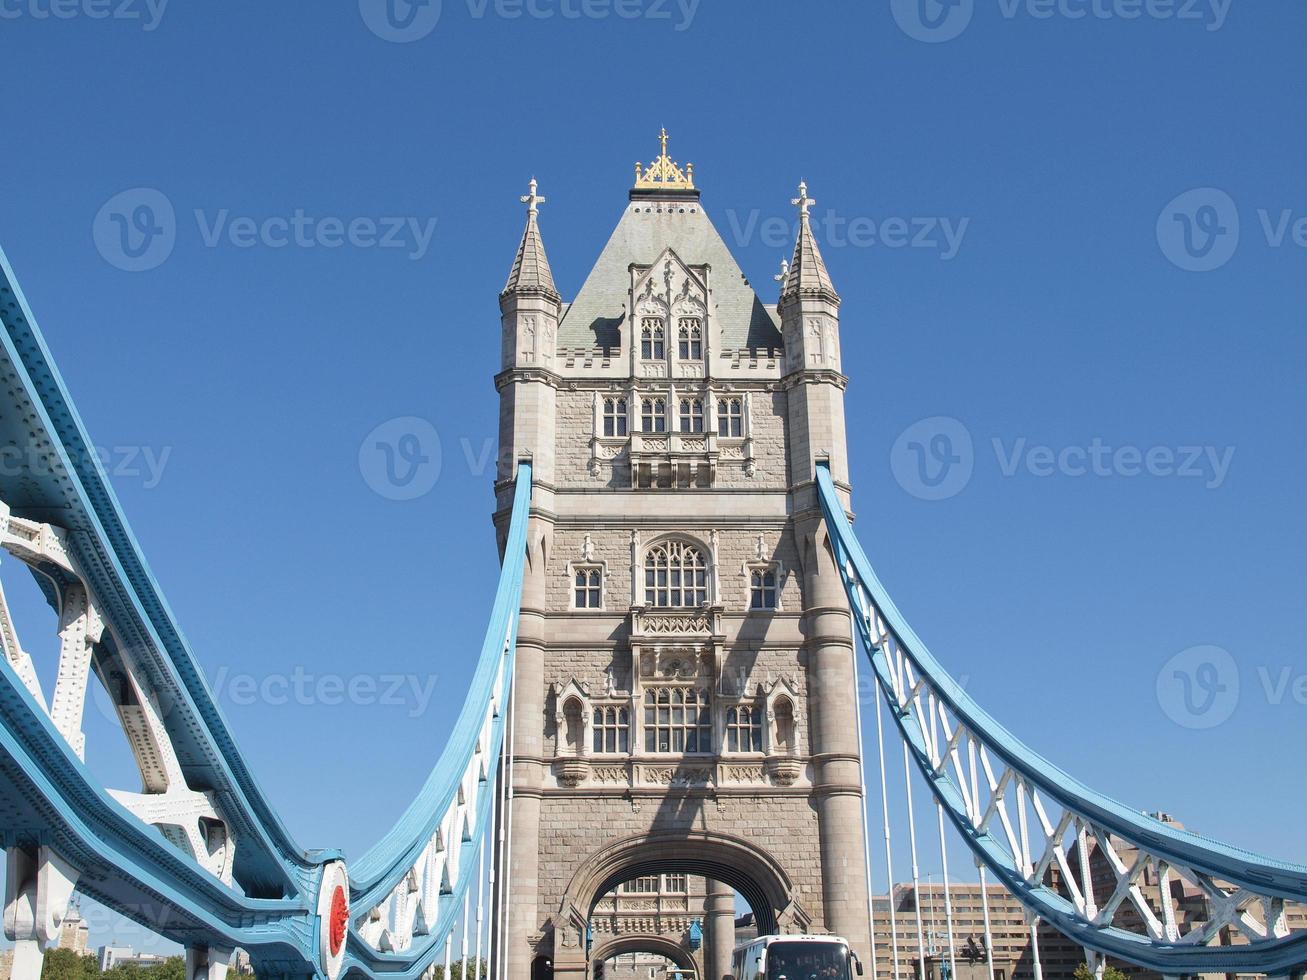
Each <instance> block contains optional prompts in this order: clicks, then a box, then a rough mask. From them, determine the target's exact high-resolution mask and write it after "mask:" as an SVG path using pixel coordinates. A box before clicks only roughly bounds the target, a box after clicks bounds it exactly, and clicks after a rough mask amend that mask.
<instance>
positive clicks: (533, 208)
mask: <svg viewBox="0 0 1307 980" xmlns="http://www.w3.org/2000/svg"><path fill="white" fill-rule="evenodd" d="M537 186H539V185H538V184H536V179H535V178H534V177H532V178H531V183H529V184H528V185H527V187H528V188H530V193H529V194H524V195H522V203H523V204H525V205H526V213H527V214H536V213H537V212H538V211H539V210H540V205H542V204H544V203H545V200H546V199H545V198H543V197H541V196H540V195H539V194H537V193H536V187H537Z"/></svg>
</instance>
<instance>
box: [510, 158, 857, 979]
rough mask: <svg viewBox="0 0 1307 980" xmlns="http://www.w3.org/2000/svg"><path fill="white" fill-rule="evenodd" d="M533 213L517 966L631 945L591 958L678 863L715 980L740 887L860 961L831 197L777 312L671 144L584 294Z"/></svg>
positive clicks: (528, 240) (513, 338)
mask: <svg viewBox="0 0 1307 980" xmlns="http://www.w3.org/2000/svg"><path fill="white" fill-rule="evenodd" d="M523 202H524V203H525V204H526V205H527V221H526V230H525V232H524V234H523V236H522V239H521V244H520V246H519V248H518V251H517V255H516V257H515V259H514V262H513V265H512V271H511V274H510V276H509V279H508V282H507V285H506V286H505V289H504V291H503V293H502V295H501V296H500V309H501V313H502V340H503V344H502V352H503V358H502V364H501V371H500V373H499V375H498V376H497V378H496V385H497V387H498V390H499V393H500V404H501V414H500V464H499V470H498V478H499V482H498V484H497V489H498V493H499V496H498V505H499V510H498V514H497V518H496V520H497V526H498V528H499V531H500V536H501V542H502V538H503V535H504V533H505V531H506V528H507V521H508V507H509V503H510V499H511V483H510V481H511V478H512V476H513V471H514V467H515V465H516V463H517V462H518V461H519V460H522V459H530V460H531V462H532V464H533V476H534V481H535V495H534V499H533V502H532V504H533V506H532V511H531V526H530V533H529V543H528V549H529V550H528V568H527V573H526V581H525V586H524V593H523V600H522V611H521V617H520V622H519V633H518V648H517V667H516V671H517V675H516V682H515V685H514V697H515V705H514V708H513V711H514V724H515V737H514V741H513V747H512V754H513V760H512V771H513V799H512V806H511V811H510V813H511V817H510V819H511V855H510V866H509V868H508V874H509V880H510V881H511V883H512V885H511V888H510V889H509V892H510V895H509V899H508V901H509V905H508V908H507V921H508V928H509V933H508V936H507V939H506V949H505V953H504V955H505V958H506V966H507V973H506V976H509V977H512V978H514V980H518V978H525V977H527V976H529V975H531V976H542V975H544V974H546V973H548V972H550V971H552V972H553V973H556V974H558V975H560V976H566V977H569V978H574V980H580V978H582V977H585V976H586V975H587V973H588V972H590V971H591V970H592V968H593V964H594V963H595V962H596V961H598V960H600V959H603V958H606V957H608V956H612V955H616V954H617V953H618V952H623V951H629V950H631V949H635V948H637V946H639V944H640V943H642V942H644V941H643V940H642V939H641V938H640V937H638V936H629V937H625V938H622V939H620V940H614V941H612V942H606V943H600V942H599V938H600V937H601V935H602V934H601V933H598V932H596V931H595V930H593V929H592V924H593V922H594V920H595V916H596V906H597V903H599V902H600V900H601V898H602V897H603V896H604V895H606V894H607V893H609V892H610V891H611V890H612V889H614V888H615V887H617V886H619V885H620V884H621V883H622V882H624V881H627V880H630V879H632V878H639V877H642V876H648V875H667V874H684V875H699V876H703V877H705V878H707V879H708V880H709V884H708V885H707V888H706V891H707V895H706V898H705V905H706V907H707V908H706V911H705V913H704V927H703V929H704V950H705V951H704V954H703V973H704V975H705V976H710V977H714V978H720V977H721V976H722V975H723V974H724V973H726V972H728V971H729V957H730V950H731V945H732V942H733V933H734V929H733V922H734V914H735V910H734V903H733V894H732V892H733V890H734V891H738V892H739V893H740V894H741V896H742V897H743V898H744V899H745V900H746V901H747V902H748V903H749V905H750V907H751V908H752V910H753V912H754V915H755V918H756V920H757V923H758V925H759V927H760V928H761V929H762V930H763V931H773V930H779V931H782V932H784V931H793V932H798V931H806V932H830V933H835V934H839V935H843V936H845V937H846V938H848V939H849V940H850V941H851V942H852V944H853V946H854V948H855V950H856V951H857V952H858V953H859V955H860V956H862V958H863V959H864V960H865V959H866V958H867V953H868V952H869V943H870V936H869V930H868V914H867V882H866V871H865V868H866V854H865V850H864V840H865V838H864V834H863V816H862V793H861V781H860V774H859V768H860V757H859V747H858V739H857V704H856V692H855V677H854V660H853V649H852V644H851V639H850V624H849V615H848V607H847V602H846V600H845V598H844V595H843V592H842V588H841V585H840V582H839V578H838V574H837V570H836V569H835V567H834V564H833V562H832V559H831V553H830V548H829V546H828V544H827V541H826V537H825V530H824V527H823V523H822V520H821V513H820V508H819V504H818V502H817V499H816V495H815V487H814V473H815V468H816V466H817V465H818V463H819V462H828V463H829V465H830V467H831V471H832V474H833V476H834V477H835V480H836V482H837V485H838V486H840V487H841V488H843V489H844V491H845V492H846V493H847V488H848V471H847V465H846V457H845V437H844V409H843V396H844V388H845V378H844V375H843V374H842V373H841V370H840V342H839V307H840V301H839V296H838V295H837V293H836V291H835V288H834V286H833V284H832V282H831V278H830V275H829V273H828V271H827V269H826V265H825V263H824V261H823V259H822V256H821V252H820V250H819V248H818V245H817V243H816V241H815V240H814V238H813V235H812V230H811V227H810V224H809V220H808V209H809V207H810V205H811V204H812V203H813V202H812V201H811V200H810V199H809V198H808V196H807V191H806V187H800V192H799V197H798V198H797V199H796V200H795V201H794V205H795V207H796V208H797V209H798V215H797V217H798V234H797V241H796V244H795V248H794V251H793V258H792V260H791V262H790V263H789V265H788V267H787V268H785V269H784V271H783V274H782V276H780V277H779V282H780V285H779V289H777V288H776V287H775V286H774V285H772V284H768V285H769V289H768V290H767V292H768V293H771V296H770V297H768V298H764V297H763V296H761V295H759V293H758V292H757V291H755V289H754V287H753V286H752V285H751V284H750V282H749V281H748V280H747V279H746V278H745V276H744V274H743V273H742V272H741V270H740V268H739V266H738V265H737V264H736V261H735V259H734V258H733V257H732V255H731V253H730V251H729V249H728V248H727V247H726V244H725V243H724V242H723V240H722V238H721V236H720V235H719V234H718V232H717V230H716V229H715V228H714V226H713V224H712V223H711V222H710V221H709V219H708V216H707V214H706V213H705V212H704V210H703V206H702V204H701V199H700V192H699V190H698V188H697V187H696V186H695V184H694V174H693V168H692V167H687V168H685V169H682V168H680V167H679V166H677V165H676V163H675V162H674V161H673V160H672V159H671V158H670V157H669V156H668V154H667V145H666V135H665V133H664V135H663V144H662V152H661V154H660V155H659V157H658V159H657V160H655V161H654V162H653V164H652V165H650V166H648V167H637V174H636V180H635V185H634V186H633V187H632V188H631V190H630V192H629V194H628V195H627V200H626V201H625V203H624V204H623V205H622V214H621V218H620V220H619V222H618V224H617V227H616V230H615V231H614V232H613V235H612V238H611V239H610V240H609V242H608V244H607V245H606V246H605V247H604V249H603V251H602V253H601V254H600V256H599V259H598V261H597V262H596V263H595V265H594V267H593V269H592V270H591V272H590V274H589V276H588V277H587V278H586V280H585V282H584V284H583V285H582V286H581V288H580V291H579V292H578V293H577V294H576V296H575V297H574V298H572V299H571V301H570V302H566V301H564V298H563V297H562V296H561V295H560V293H559V291H558V289H557V287H556V286H555V283H554V278H553V274H552V271H551V268H550V264H549V260H548V258H547V256H546V253H545V248H544V244H543V240H542V238H541V232H540V226H539V205H540V204H541V203H543V198H541V197H540V196H539V195H538V194H537V193H536V185H535V182H534V181H532V184H531V191H530V193H529V194H528V195H527V196H526V197H525V198H523ZM619 894H620V893H619ZM645 946H646V947H647V946H648V944H647V943H645ZM642 948H643V947H642Z"/></svg>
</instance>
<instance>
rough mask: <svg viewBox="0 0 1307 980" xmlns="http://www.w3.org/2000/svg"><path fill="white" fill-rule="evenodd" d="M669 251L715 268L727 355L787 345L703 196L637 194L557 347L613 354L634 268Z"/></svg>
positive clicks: (715, 312) (712, 275)
mask: <svg viewBox="0 0 1307 980" xmlns="http://www.w3.org/2000/svg"><path fill="white" fill-rule="evenodd" d="M665 248H671V249H672V250H673V251H674V252H675V253H676V254H677V256H678V257H679V258H680V259H681V261H682V262H684V263H686V264H687V265H692V266H699V265H707V266H709V267H710V272H709V282H710V284H711V287H712V296H713V304H714V305H713V309H712V310H711V311H710V315H711V316H713V317H714V318H715V319H716V321H717V324H718V326H720V328H721V337H722V346H723V348H724V349H726V350H739V349H741V348H777V349H779V348H780V347H781V346H782V341H781V334H780V321H779V319H778V318H777V316H776V314H775V311H774V310H773V309H769V308H768V307H765V306H763V304H762V301H761V300H760V299H759V298H758V296H757V294H756V293H755V292H754V291H753V287H752V286H751V285H749V281H748V280H747V279H746V278H745V277H744V273H743V272H742V271H740V267H739V265H738V264H737V263H736V261H735V258H734V256H732V255H731V252H730V250H729V249H728V248H727V247H726V243H725V242H724V241H722V237H721V235H720V234H718V232H717V229H716V228H715V227H713V223H712V222H711V221H709V220H708V216H707V215H706V214H705V213H704V210H703V208H702V207H701V206H700V204H699V201H698V194H697V192H695V193H694V194H692V195H690V194H687V195H682V196H676V195H674V194H660V195H650V196H648V197H642V196H640V195H639V194H637V193H635V192H633V193H632V200H631V201H630V203H628V204H627V205H626V210H625V211H624V212H623V214H622V218H621V220H620V221H618V223H617V227H616V228H615V229H614V230H613V235H612V237H611V238H610V239H609V240H608V244H607V245H605V246H604V250H603V252H601V253H600V255H599V258H598V260H596V262H595V264H594V268H592V269H591V270H590V275H589V276H588V277H587V278H586V281H585V284H584V285H582V287H581V291H580V292H579V293H578V294H577V296H576V299H575V300H573V302H572V304H571V305H570V306H569V307H568V309H567V312H566V313H565V314H564V316H563V322H562V323H561V324H560V326H559V329H558V345H559V347H587V348H588V347H594V346H596V345H598V346H602V347H616V346H618V342H619V339H620V331H621V330H622V329H623V324H624V321H625V318H626V312H627V311H626V304H627V301H628V298H629V296H628V291H629V289H630V283H631V275H630V267H631V266H632V265H642V266H644V265H652V264H653V263H654V262H655V261H657V259H658V256H659V255H660V254H662V251H663V249H665Z"/></svg>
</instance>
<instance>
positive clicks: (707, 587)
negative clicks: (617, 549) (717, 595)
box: [638, 535, 716, 611]
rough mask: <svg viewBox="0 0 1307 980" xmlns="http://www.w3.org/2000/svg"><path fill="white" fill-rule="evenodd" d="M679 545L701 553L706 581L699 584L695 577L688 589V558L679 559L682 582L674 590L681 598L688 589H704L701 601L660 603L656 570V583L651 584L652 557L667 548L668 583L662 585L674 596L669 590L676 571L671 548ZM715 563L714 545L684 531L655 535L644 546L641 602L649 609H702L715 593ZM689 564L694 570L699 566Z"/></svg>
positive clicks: (641, 558) (640, 579) (697, 590)
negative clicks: (650, 563) (655, 536)
mask: <svg viewBox="0 0 1307 980" xmlns="http://www.w3.org/2000/svg"><path fill="white" fill-rule="evenodd" d="M678 546H679V547H680V548H681V549H683V550H684V549H691V550H693V551H694V552H695V553H696V554H697V555H698V556H699V560H700V562H701V563H702V572H703V585H702V586H699V584H698V583H697V582H696V581H695V580H694V579H693V578H692V579H691V584H690V586H689V587H688V589H687V587H686V585H685V582H684V576H685V571H686V567H687V566H686V564H685V562H684V561H682V562H680V564H679V566H678V567H677V569H676V570H678V571H679V572H680V573H681V584H680V585H679V586H678V587H676V589H675V591H678V592H680V593H681V595H682V599H684V594H685V592H686V591H691V592H694V593H695V594H696V595H697V594H698V593H699V592H700V591H702V593H703V599H702V601H700V602H696V603H685V602H680V603H676V604H674V605H666V606H664V605H659V604H658V602H657V601H656V600H657V597H658V596H657V594H658V592H659V591H660V589H659V585H658V582H657V576H656V574H655V581H654V584H653V585H652V586H650V585H649V572H650V565H649V561H650V559H651V558H652V557H653V554H654V552H656V551H658V550H660V549H662V550H664V551H666V552H667V562H668V563H667V570H668V578H667V585H665V586H664V587H662V589H661V591H665V592H667V593H668V598H669V600H670V597H671V595H670V594H671V592H672V591H674V590H673V586H672V585H671V580H672V574H671V573H672V571H673V565H672V557H671V551H672V549H673V548H674V547H678ZM715 566H716V561H715V559H714V553H713V549H712V547H711V546H709V547H707V548H705V547H704V545H703V543H702V542H700V541H696V540H694V539H692V538H689V537H686V536H684V535H667V536H664V537H660V538H656V539H655V540H653V541H651V542H650V543H649V544H648V545H647V546H646V547H645V548H644V549H643V554H642V555H641V556H640V564H639V570H640V577H639V580H638V581H639V582H640V583H641V584H640V598H641V600H642V602H641V605H643V606H644V608H646V609H656V610H660V611H666V610H671V611H675V610H693V609H702V608H703V607H704V606H707V605H709V604H710V603H711V602H712V601H713V596H714V592H715V589H714V586H713V577H714V576H713V569H714V568H715ZM690 568H691V571H692V572H697V571H699V569H698V568H697V567H696V566H693V565H691V566H690ZM653 570H654V571H655V573H656V571H657V567H656V566H655V567H654V569H653ZM650 591H652V592H653V593H654V600H655V601H653V602H651V601H649V593H650Z"/></svg>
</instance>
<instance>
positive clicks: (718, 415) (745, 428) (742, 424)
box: [713, 391, 753, 442]
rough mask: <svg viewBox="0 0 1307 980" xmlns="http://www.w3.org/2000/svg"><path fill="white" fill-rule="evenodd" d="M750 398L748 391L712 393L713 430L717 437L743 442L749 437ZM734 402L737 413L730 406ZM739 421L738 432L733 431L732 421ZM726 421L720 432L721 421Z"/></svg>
mask: <svg viewBox="0 0 1307 980" xmlns="http://www.w3.org/2000/svg"><path fill="white" fill-rule="evenodd" d="M750 402H751V399H750V398H749V393H748V392H744V391H723V392H717V393H714V395H713V409H714V411H713V422H714V425H713V431H714V432H716V433H717V438H718V439H724V440H726V441H728V442H743V441H744V440H746V439H749V438H751V432H750V430H751V428H752V426H751V425H750V422H751V418H750V416H751V415H752V414H753V413H752V410H751V409H752V406H751V404H750ZM734 404H738V405H739V412H738V414H737V413H735V412H732V411H731V410H730V407H731V406H732V405H734ZM736 421H738V422H739V429H740V430H739V432H733V431H732V429H733V428H734V426H733V423H734V422H736ZM723 422H726V423H727V424H726V431H725V432H722V423H723Z"/></svg>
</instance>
